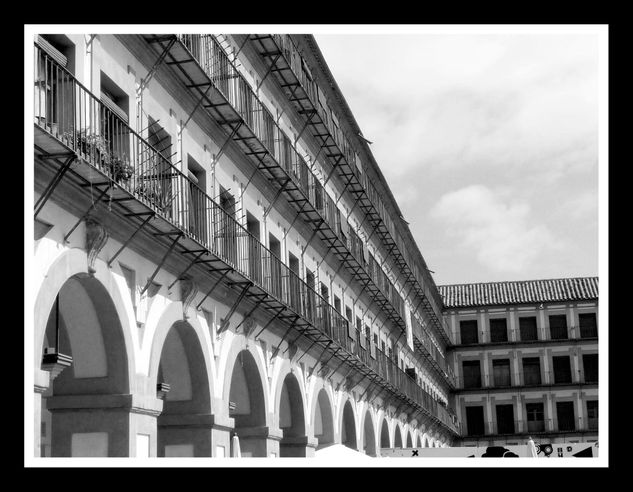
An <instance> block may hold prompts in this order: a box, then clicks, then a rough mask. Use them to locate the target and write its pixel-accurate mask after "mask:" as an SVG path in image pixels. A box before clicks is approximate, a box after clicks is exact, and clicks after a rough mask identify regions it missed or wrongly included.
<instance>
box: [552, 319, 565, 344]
mask: <svg viewBox="0 0 633 492" xmlns="http://www.w3.org/2000/svg"><path fill="white" fill-rule="evenodd" d="M549 333H550V336H551V337H552V340H562V339H565V338H567V316H565V315H564V314H557V315H553V316H550V317H549Z"/></svg>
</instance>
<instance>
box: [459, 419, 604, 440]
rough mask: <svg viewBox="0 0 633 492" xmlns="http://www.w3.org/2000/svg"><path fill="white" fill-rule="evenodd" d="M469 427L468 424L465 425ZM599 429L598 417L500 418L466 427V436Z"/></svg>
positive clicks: (534, 433)
mask: <svg viewBox="0 0 633 492" xmlns="http://www.w3.org/2000/svg"><path fill="white" fill-rule="evenodd" d="M465 427H467V426H465ZM597 430H598V419H597V418H584V419H583V418H582V417H573V416H570V417H569V418H561V419H559V418H553V419H551V418H548V419H545V418H540V419H536V420H527V419H526V420H516V419H515V420H505V421H504V420H500V421H488V422H485V423H484V422H481V424H480V425H474V426H473V427H472V428H465V436H464V437H466V438H468V437H483V436H503V435H538V434H547V433H564V432H592V431H597Z"/></svg>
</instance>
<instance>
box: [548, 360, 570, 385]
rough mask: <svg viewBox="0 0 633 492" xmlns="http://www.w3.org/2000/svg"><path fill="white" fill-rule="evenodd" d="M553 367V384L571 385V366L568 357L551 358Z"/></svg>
mask: <svg viewBox="0 0 633 492" xmlns="http://www.w3.org/2000/svg"><path fill="white" fill-rule="evenodd" d="M552 362H553V365H554V383H571V366H570V363H569V356H568V355H561V356H558V357H552Z"/></svg>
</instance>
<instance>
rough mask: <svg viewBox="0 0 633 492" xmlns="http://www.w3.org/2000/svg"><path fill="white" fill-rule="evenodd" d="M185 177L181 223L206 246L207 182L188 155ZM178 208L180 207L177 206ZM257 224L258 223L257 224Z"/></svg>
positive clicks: (198, 166) (202, 172)
mask: <svg viewBox="0 0 633 492" xmlns="http://www.w3.org/2000/svg"><path fill="white" fill-rule="evenodd" d="M187 176H188V177H189V180H190V182H189V186H188V188H189V189H188V190H187V192H188V203H187V208H186V209H185V210H183V213H185V214H186V215H187V217H185V218H184V219H185V220H183V222H184V223H186V224H187V226H188V227H189V232H191V233H192V234H193V235H194V236H195V237H196V238H197V239H198V240H199V241H200V242H202V243H203V244H204V243H206V244H208V243H209V236H208V233H207V223H208V221H209V217H208V216H207V203H206V198H205V196H204V194H205V191H206V181H207V179H206V172H205V171H204V168H203V167H202V166H201V165H200V164H198V162H197V161H196V160H195V159H194V158H193V157H191V156H190V155H189V154H187ZM179 207H181V205H179ZM248 215H250V214H248ZM250 218H251V219H252V220H255V222H257V220H256V219H254V217H253V216H250ZM257 224H259V222H257ZM258 232H259V230H258ZM258 239H259V237H258ZM250 243H252V241H249V253H250V249H251V248H250V246H252V244H250ZM249 258H250V255H249ZM249 272H250V270H249ZM258 280H259V279H258Z"/></svg>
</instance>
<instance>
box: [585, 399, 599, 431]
mask: <svg viewBox="0 0 633 492" xmlns="http://www.w3.org/2000/svg"><path fill="white" fill-rule="evenodd" d="M587 427H588V428H589V429H591V430H596V429H598V400H588V401H587Z"/></svg>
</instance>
